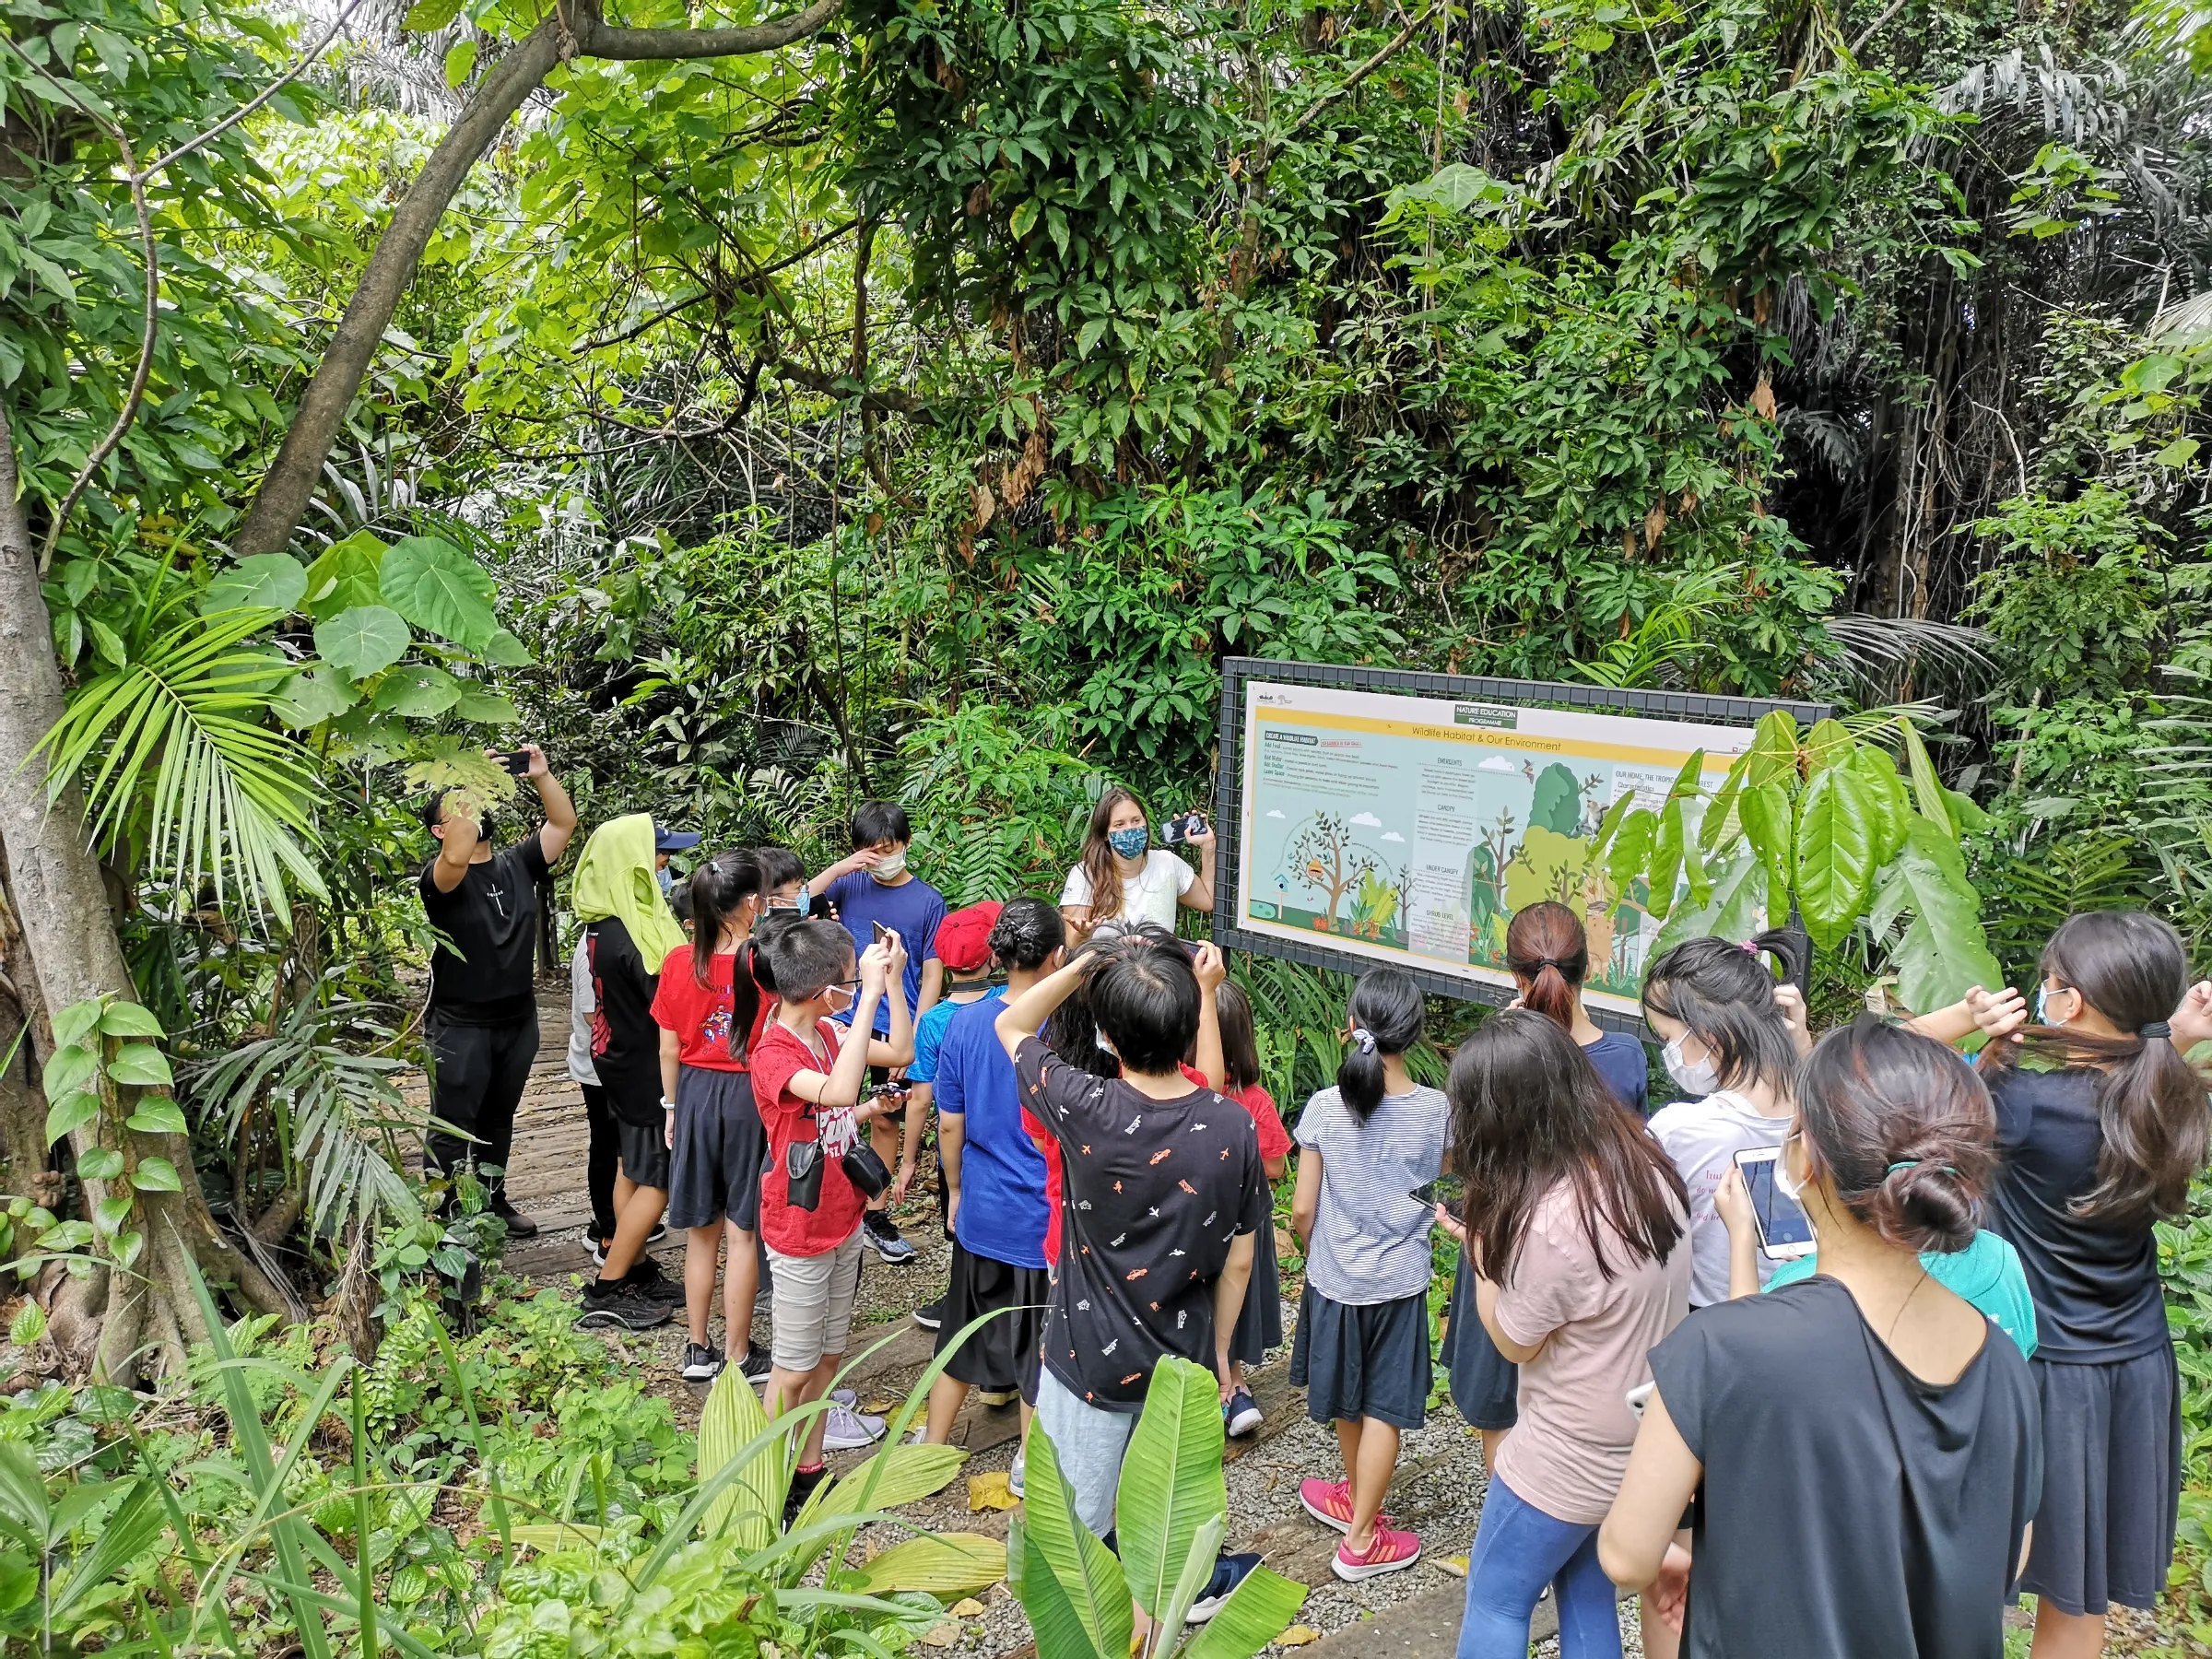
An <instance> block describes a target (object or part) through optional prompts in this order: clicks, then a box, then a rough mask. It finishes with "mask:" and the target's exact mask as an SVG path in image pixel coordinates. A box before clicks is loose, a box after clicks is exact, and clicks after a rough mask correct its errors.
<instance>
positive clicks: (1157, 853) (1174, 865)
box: [1060, 788, 1214, 946]
mask: <svg viewBox="0 0 2212 1659" xmlns="http://www.w3.org/2000/svg"><path fill="white" fill-rule="evenodd" d="M1198 825H1199V827H1198V829H1197V830H1196V831H1195V832H1194V833H1193V834H1192V835H1190V836H1189V837H1188V838H1187V839H1186V841H1185V842H1184V844H1185V845H1187V846H1192V847H1195V848H1197V850H1198V870H1197V873H1196V874H1195V875H1194V874H1192V871H1191V866H1190V865H1187V864H1185V863H1184V862H1183V861H1182V859H1181V858H1179V857H1177V856H1176V855H1175V854H1174V853H1170V852H1168V851H1167V850H1166V849H1165V848H1161V847H1155V846H1153V845H1152V831H1151V829H1150V827H1149V826H1148V825H1147V823H1146V821H1145V809H1144V807H1143V806H1139V805H1138V804H1137V799H1136V797H1135V795H1133V794H1130V793H1129V792H1128V791H1127V790H1125V789H1121V788H1114V789H1110V790H1108V791H1107V792H1106V793H1105V794H1102V795H1100V797H1099V804H1098V805H1097V806H1094V807H1092V808H1091V813H1090V828H1089V830H1088V831H1086V832H1085V834H1084V837H1083V861H1082V863H1080V864H1078V865H1076V867H1075V868H1074V869H1072V870H1070V871H1069V872H1068V873H1067V885H1066V886H1065V887H1064V888H1061V889H1060V914H1061V916H1062V917H1063V918H1064V919H1065V921H1066V923H1067V927H1068V943H1069V944H1070V946H1073V945H1075V944H1077V943H1078V942H1079V941H1080V940H1081V939H1082V938H1083V937H1084V936H1085V935H1088V933H1090V931H1091V930H1092V929H1093V928H1095V927H1097V926H1099V925H1100V924H1101V923H1106V922H1122V923H1127V924H1133V925H1134V924H1136V923H1139V922H1155V923H1158V924H1159V925H1160V926H1162V927H1164V928H1166V929H1167V930H1168V931H1169V932H1170V933H1172V932H1174V931H1175V907H1176V906H1177V905H1178V904H1180V905H1182V906H1183V907H1185V908H1186V909H1189V910H1194V911H1210V910H1212V909H1213V908H1214V831H1213V826H1211V825H1210V824H1207V823H1206V820H1205V819H1204V818H1200V819H1199V820H1198Z"/></svg>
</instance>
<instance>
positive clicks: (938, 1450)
mask: <svg viewBox="0 0 2212 1659" xmlns="http://www.w3.org/2000/svg"><path fill="white" fill-rule="evenodd" d="M967 1461H968V1453H965V1452H963V1451H962V1450H960V1448H959V1447H958V1446H887V1447H885V1448H884V1449H883V1450H882V1451H880V1452H878V1453H876V1455H875V1456H873V1457H871V1458H869V1459H868V1460H867V1462H865V1463H864V1464H862V1465H860V1466H859V1467H858V1468H855V1469H851V1470H848V1471H847V1472H846V1473H845V1474H842V1475H841V1476H839V1477H837V1482H836V1484H835V1485H833V1486H832V1487H831V1488H830V1495H829V1496H828V1497H827V1498H825V1499H824V1500H822V1504H821V1507H820V1509H819V1510H818V1512H817V1513H818V1515H846V1514H857V1513H859V1512H861V1511H863V1510H888V1509H897V1508H899V1507H900V1505H901V1504H907V1503H916V1502H919V1501H920V1500H923V1499H924V1498H927V1497H928V1496H929V1495H930V1494H931V1493H933V1492H941V1491H943V1490H944V1489H945V1488H946V1487H947V1485H948V1484H949V1483H950V1482H951V1480H952V1477H954V1476H955V1475H957V1474H959V1469H960V1465H962V1464H963V1463H966V1462H967ZM1003 1570H1004V1569H1003V1567H1002V1569H1001V1571H1003ZM913 1587H914V1588H916V1589H922V1588H924V1586H922V1585H919V1584H917V1585H915V1586H913Z"/></svg>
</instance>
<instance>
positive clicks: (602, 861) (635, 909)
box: [569, 812, 687, 973]
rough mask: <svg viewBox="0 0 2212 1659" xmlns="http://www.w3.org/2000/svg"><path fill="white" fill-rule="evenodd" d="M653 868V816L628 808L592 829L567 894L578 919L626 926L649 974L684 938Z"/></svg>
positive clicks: (656, 971) (681, 925)
mask: <svg viewBox="0 0 2212 1659" xmlns="http://www.w3.org/2000/svg"><path fill="white" fill-rule="evenodd" d="M653 872H654V863H653V815H652V814H651V813H649V812H633V813H631V814H630V815H629V817H628V818H612V819H609V820H608V821H607V822H606V823H604V824H602V825H600V826H599V828H598V829H596V830H593V831H592V839H591V840H590V841H586V842H584V843H583V856H582V858H581V859H580V860H578V861H577V865H576V884H575V886H574V887H573V888H571V889H570V893H569V902H570V903H571V905H572V906H573V907H574V908H575V911H576V919H577V920H578V921H579V922H603V921H605V920H606V918H607V917H609V916H612V917H614V918H615V919H616V920H618V922H620V923H621V924H622V925H623V926H624V927H625V928H626V929H628V930H629V942H630V943H631V944H632V945H635V946H636V947H638V954H639V955H640V956H641V957H642V958H644V959H645V971H646V972H648V973H658V972H659V971H661V964H662V963H663V962H664V961H665V960H667V958H668V953H669V952H670V951H672V950H674V949H676V948H677V947H678V946H680V945H683V944H685V943H686V942H687V941H686V940H685V938H684V929H683V924H681V923H679V922H677V919H676V912H673V911H671V910H670V909H669V908H668V902H667V900H665V899H663V898H662V897H661V883H660V878H659V877H657V876H656V875H655V874H654V873H653Z"/></svg>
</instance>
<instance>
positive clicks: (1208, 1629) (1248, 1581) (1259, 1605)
mask: <svg viewBox="0 0 2212 1659" xmlns="http://www.w3.org/2000/svg"><path fill="white" fill-rule="evenodd" d="M1222 1447H1223V1439H1222V1428H1221V1397H1220V1394H1219V1390H1218V1384H1217V1382H1216V1381H1215V1379H1214V1376H1213V1374H1212V1373H1211V1372H1210V1371H1206V1369H1205V1368H1204V1367H1202V1366H1197V1365H1194V1364H1192V1363H1191V1362H1190V1361H1189V1360H1187V1359H1176V1358H1174V1357H1173V1356H1169V1357H1167V1358H1165V1359H1161V1360H1160V1361H1159V1365H1158V1366H1156V1367H1155V1368H1154V1370H1153V1372H1152V1381H1151V1382H1149V1383H1148V1384H1147V1387H1146V1390H1145V1408H1144V1411H1143V1413H1142V1415H1140V1416H1139V1417H1138V1418H1137V1419H1136V1428H1135V1430H1134V1431H1133V1432H1132V1433H1131V1435H1130V1437H1129V1446H1128V1451H1127V1453H1126V1454H1125V1455H1124V1458H1123V1460H1122V1478H1121V1487H1120V1490H1119V1493H1118V1495H1117V1497H1116V1499H1115V1502H1114V1535H1115V1538H1116V1540H1117V1542H1118V1544H1119V1547H1120V1553H1119V1554H1118V1555H1117V1554H1116V1553H1115V1552H1114V1551H1113V1550H1111V1549H1108V1548H1107V1547H1106V1546H1105V1544H1104V1543H1103V1542H1102V1541H1101V1540H1100V1538H1099V1537H1098V1535H1096V1534H1094V1533H1092V1532H1091V1530H1090V1529H1089V1528H1088V1527H1087V1526H1085V1525H1084V1524H1083V1522H1082V1520H1081V1518H1080V1517H1079V1516H1077V1513H1076V1506H1075V1498H1074V1495H1073V1494H1072V1493H1071V1492H1070V1491H1069V1490H1068V1488H1067V1482H1066V1481H1065V1478H1064V1477H1062V1476H1061V1473H1060V1460H1059V1454H1058V1453H1057V1452H1055V1451H1054V1449H1053V1441H1052V1436H1051V1435H1049V1434H1047V1433H1046V1432H1045V1430H1044V1428H1043V1426H1042V1425H1041V1424H1039V1425H1037V1426H1036V1427H1034V1428H1032V1429H1031V1430H1030V1447H1029V1474H1028V1483H1027V1484H1028V1492H1027V1495H1026V1497H1025V1498H1024V1500H1023V1503H1022V1514H1021V1518H1020V1519H1018V1520H1016V1521H1014V1522H1013V1523H1012V1524H1010V1525H1009V1526H1008V1528H1007V1532H1006V1564H1007V1582H1008V1583H1010V1584H1012V1586H1013V1588H1014V1593H1015V1594H1017V1595H1018V1596H1019V1597H1020V1598H1021V1605H1022V1608H1023V1610H1024V1611H1025V1612H1027V1613H1028V1614H1029V1616H1030V1629H1031V1630H1035V1631H1036V1633H1037V1651H1038V1652H1039V1653H1051V1654H1053V1659H1063V1656H1065V1659H1124V1655H1126V1654H1129V1653H1139V1654H1141V1655H1143V1659H1166V1656H1167V1655H1169V1654H1181V1655H1184V1656H1185V1659H1251V1655H1253V1654H1254V1653H1259V1652H1260V1650H1261V1649H1263V1648H1265V1647H1266V1646H1267V1645H1268V1644H1269V1643H1270V1642H1272V1641H1274V1640H1275V1639H1276V1637H1277V1636H1278V1635H1280V1634H1281V1633H1282V1631H1283V1630H1284V1628H1285V1627H1286V1626H1288V1624H1289V1622H1290V1619H1291V1616H1292V1615H1294V1614H1295V1613H1296V1612H1297V1611H1298V1609H1299V1608H1300V1606H1303V1605H1304V1603H1305V1599H1306V1587H1305V1586H1304V1585H1303V1584H1296V1583H1291V1582H1290V1581H1289V1580H1288V1579H1286V1578H1284V1577H1282V1576H1281V1575H1280V1574H1278V1573H1275V1572H1270V1571H1268V1570H1267V1569H1266V1568H1265V1567H1255V1568H1254V1569H1253V1571H1251V1572H1250V1573H1248V1574H1247V1575H1246V1576H1245V1578H1244V1580H1243V1582H1242V1583H1240V1584H1239V1585H1238V1586H1237V1587H1236V1589H1235V1590H1234V1591H1233V1592H1231V1593H1230V1596H1229V1598H1228V1599H1227V1600H1226V1601H1224V1602H1223V1603H1222V1604H1221V1606H1220V1609H1219V1610H1218V1612H1216V1613H1215V1615H1214V1617H1213V1618H1212V1619H1211V1620H1210V1621H1209V1622H1208V1623H1206V1625H1204V1626H1203V1627H1201V1628H1200V1629H1199V1630H1197V1632H1196V1633H1195V1634H1194V1635H1192V1636H1191V1637H1190V1640H1189V1641H1184V1637H1185V1635H1186V1634H1187V1633H1188V1631H1187V1629H1186V1627H1187V1621H1188V1619H1189V1616H1190V1610H1191V1604H1192V1603H1193V1602H1194V1601H1196V1600H1197V1599H1198V1596H1199V1594H1200V1593H1201V1592H1203V1591H1204V1590H1205V1588H1206V1582H1207V1581H1208V1580H1209V1579H1210V1578H1212V1576H1213V1571H1214V1561H1215V1559H1216V1556H1217V1554H1218V1551H1219V1549H1220V1547H1221V1540H1222V1538H1223V1536H1224V1535H1226V1533H1227V1530H1228V1525H1229V1494H1228V1488H1227V1486H1226V1484H1225V1483H1224V1482H1223V1479H1222V1476H1221V1453H1222ZM1133 1597H1134V1598H1135V1605H1136V1606H1139V1607H1141V1608H1143V1609H1144V1611H1145V1613H1146V1615H1147V1618H1148V1619H1149V1620H1150V1623H1149V1626H1148V1628H1147V1631H1146V1634H1145V1638H1144V1641H1143V1645H1142V1646H1141V1647H1139V1646H1137V1645H1136V1644H1135V1618H1134V1617H1133V1616H1132V1614H1131V1611H1130V1604H1131V1599H1132V1598H1133Z"/></svg>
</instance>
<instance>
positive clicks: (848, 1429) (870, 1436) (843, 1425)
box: [822, 1406, 884, 1452]
mask: <svg viewBox="0 0 2212 1659" xmlns="http://www.w3.org/2000/svg"><path fill="white" fill-rule="evenodd" d="M883 1428H884V1424H883V1419H882V1418H879V1417H863V1416H861V1415H860V1413H858V1412H856V1411H853V1410H852V1409H850V1408H849V1407H847V1406H830V1427H829V1428H828V1429H827V1430H824V1431H823V1434H822V1447H823V1449H824V1450H825V1451H830V1452H858V1451H860V1450H861V1449H862V1448H863V1447H865V1446H872V1445H874V1444H875V1443H876V1442H877V1441H879V1440H881V1439H882V1438H883Z"/></svg>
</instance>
